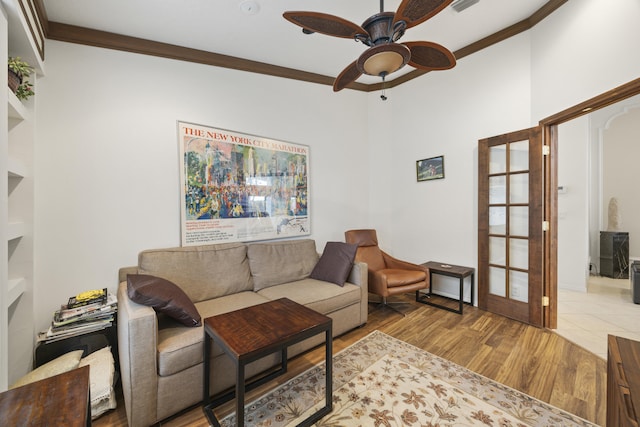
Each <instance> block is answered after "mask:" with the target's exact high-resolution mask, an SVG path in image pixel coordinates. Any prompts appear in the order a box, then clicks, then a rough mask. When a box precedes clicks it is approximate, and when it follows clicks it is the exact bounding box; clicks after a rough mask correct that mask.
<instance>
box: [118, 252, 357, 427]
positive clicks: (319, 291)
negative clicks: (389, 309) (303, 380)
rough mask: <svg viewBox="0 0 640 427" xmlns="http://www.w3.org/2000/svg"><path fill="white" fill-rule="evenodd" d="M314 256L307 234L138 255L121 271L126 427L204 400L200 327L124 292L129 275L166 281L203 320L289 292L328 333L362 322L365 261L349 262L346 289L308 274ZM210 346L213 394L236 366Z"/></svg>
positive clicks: (263, 363) (258, 368)
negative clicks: (323, 320)
mask: <svg viewBox="0 0 640 427" xmlns="http://www.w3.org/2000/svg"><path fill="white" fill-rule="evenodd" d="M318 259H319V255H318V252H317V250H316V247H315V242H314V241H313V240H310V239H303V240H287V241H276V242H269V243H252V244H243V243H226V244H218V245H206V246H195V247H176V248H168V249H156V250H146V251H142V252H140V254H139V256H138V265H137V266H135V267H123V268H121V269H120V271H119V280H120V284H119V287H118V350H119V358H120V375H121V378H122V388H123V392H124V401H125V407H126V412H127V419H128V422H129V426H130V427H140V426H144V427H146V426H149V425H152V424H155V423H157V422H159V421H161V420H163V419H165V418H167V417H169V416H171V415H174V414H176V413H177V412H179V411H181V410H182V409H185V408H188V407H189V406H192V405H194V404H197V403H198V402H200V401H201V400H202V389H203V378H202V376H203V363H202V360H203V344H202V343H203V336H204V331H203V327H202V326H197V327H187V326H183V325H182V324H180V323H178V322H176V321H175V320H173V319H170V318H168V317H165V316H164V315H157V314H156V312H155V311H154V309H153V308H151V307H148V306H145V305H141V304H137V303H135V302H133V301H132V300H131V299H130V298H129V297H128V295H127V275H128V274H148V275H153V276H157V277H162V278H164V279H167V280H170V281H172V282H173V283H175V284H176V285H178V286H179V287H180V288H181V289H183V290H184V291H185V293H186V294H187V295H188V296H189V298H190V299H191V300H192V301H193V302H194V303H195V306H196V308H197V309H198V312H199V313H200V315H201V316H202V319H205V318H207V317H209V316H212V315H215V314H220V313H224V312H228V311H232V310H236V309H239V308H243V307H247V306H250V305H255V304H259V303H263V302H267V301H269V300H273V299H278V298H282V297H287V298H289V299H291V300H293V301H296V302H298V303H300V304H303V305H305V306H307V307H309V308H311V309H313V310H316V311H318V312H320V313H323V314H325V315H328V316H330V317H331V318H332V319H333V335H334V336H337V335H340V334H342V333H344V332H346V331H348V330H350V329H353V328H356V327H358V326H360V325H363V324H364V323H366V321H367V266H366V264H364V263H355V264H354V265H353V268H352V269H351V272H350V273H349V276H348V279H347V282H346V283H345V284H344V286H339V285H337V284H334V283H330V282H325V281H321V280H316V279H311V278H310V277H309V275H310V273H311V272H312V270H313V268H314V266H315V265H316V263H317V261H318ZM322 339H323V337H322V336H317V337H313V338H310V339H309V340H306V341H304V342H302V343H299V344H298V345H296V346H294V347H292V348H290V350H289V353H288V354H289V357H292V356H295V355H296V354H299V353H301V352H302V351H305V350H307V349H309V348H311V347H314V346H316V345H318V344H319V343H321V342H322ZM216 347H217V346H214V348H213V349H212V373H211V376H212V378H214V377H215V381H212V384H213V387H214V389H213V390H212V393H213V394H217V393H219V392H221V391H223V390H226V389H228V388H230V387H232V386H233V385H234V384H235V379H234V374H235V367H234V365H233V363H232V362H231V361H230V359H229V358H228V357H227V356H225V355H224V354H222V351H221V349H220V348H216ZM279 357H280V356H279V355H277V354H276V355H272V356H268V357H266V358H264V359H260V360H258V361H256V362H254V363H253V364H251V365H250V366H249V367H247V377H250V376H253V375H255V374H257V373H260V372H262V371H264V370H265V369H267V368H269V367H272V366H274V365H276V364H277V363H279Z"/></svg>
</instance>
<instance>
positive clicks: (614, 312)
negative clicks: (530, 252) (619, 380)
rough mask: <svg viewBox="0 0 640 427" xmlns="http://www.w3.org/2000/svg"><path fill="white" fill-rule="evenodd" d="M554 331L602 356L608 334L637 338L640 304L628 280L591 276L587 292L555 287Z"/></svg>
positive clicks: (605, 352) (605, 348)
mask: <svg viewBox="0 0 640 427" xmlns="http://www.w3.org/2000/svg"><path fill="white" fill-rule="evenodd" d="M555 332H556V333H558V334H559V335H562V336H563V337H565V338H567V339H568V340H570V341H572V342H574V343H576V344H578V345H580V346H581V347H583V348H585V349H587V350H589V351H591V352H593V353H595V354H596V355H597V356H599V357H602V358H603V359H605V360H606V358H607V335H608V334H612V335H618V336H622V337H625V338H629V339H634V340H637V341H640V304H634V303H633V299H632V296H631V284H630V282H629V280H628V279H610V278H607V277H600V276H591V277H590V278H589V283H588V285H587V292H578V291H570V290H565V289H558V329H555Z"/></svg>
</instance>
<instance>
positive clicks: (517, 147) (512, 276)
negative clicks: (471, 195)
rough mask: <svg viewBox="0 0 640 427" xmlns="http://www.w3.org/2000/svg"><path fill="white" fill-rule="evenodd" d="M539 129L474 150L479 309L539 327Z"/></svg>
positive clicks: (492, 140) (482, 143)
mask: <svg viewBox="0 0 640 427" xmlns="http://www.w3.org/2000/svg"><path fill="white" fill-rule="evenodd" d="M543 160H544V157H543V146H542V135H541V129H540V127H534V128H530V129H524V130H521V131H517V132H512V133H508V134H504V135H499V136H495V137H491V138H486V139H482V140H480V141H479V147H478V175H479V179H478V306H479V307H480V308H481V309H483V310H487V311H490V312H493V313H497V314H500V315H503V316H506V317H510V318H512V319H516V320H519V321H522V322H525V323H529V324H532V325H536V326H539V327H542V326H543V321H544V316H543V305H544V304H543V286H544V281H543V272H544V268H543V255H544V242H543V238H544V231H543V229H544V228H545V223H543V216H544V209H543V206H544V203H543V202H544V200H543V197H544V193H543V179H544V175H543V170H544V168H543Z"/></svg>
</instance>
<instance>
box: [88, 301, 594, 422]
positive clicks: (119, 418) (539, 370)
mask: <svg viewBox="0 0 640 427" xmlns="http://www.w3.org/2000/svg"><path fill="white" fill-rule="evenodd" d="M398 298H400V299H402V300H404V301H407V302H408V305H407V306H403V307H401V310H402V311H403V312H404V313H405V314H406V316H404V317H403V316H401V315H400V314H398V313H395V312H394V311H392V310H389V309H382V310H373V309H374V306H373V305H370V314H369V319H368V322H367V324H366V325H365V326H363V327H361V328H358V329H356V330H353V331H351V332H348V333H346V334H344V335H343V336H341V337H338V338H336V339H335V340H334V352H338V351H340V350H342V349H343V348H345V347H347V346H349V345H351V344H352V343H354V342H355V341H357V340H358V339H360V338H362V337H364V336H365V335H367V334H368V333H370V332H371V331H373V330H376V329H378V330H380V331H382V332H384V333H386V334H389V335H391V336H393V337H396V338H398V339H401V340H403V341H406V342H408V343H410V344H413V345H415V346H417V347H420V348H422V349H424V350H426V351H428V352H431V353H433V354H436V355H438V356H441V357H444V358H446V359H449V360H451V361H453V362H455V363H457V364H459V365H462V366H465V367H467V368H468V369H471V370H472V371H475V372H477V373H479V374H482V375H484V376H486V377H489V378H491V379H493V380H496V381H498V382H501V383H503V384H506V385H508V386H510V387H512V388H514V389H517V390H520V391H522V392H524V393H527V394H529V395H531V396H533V397H536V398H537V399H540V400H542V401H545V402H548V403H550V404H552V405H554V406H557V407H559V408H562V409H564V410H566V411H569V412H571V413H573V414H576V415H578V416H580V417H582V418H585V419H587V420H589V421H591V422H594V423H596V424H598V425H604V424H605V416H606V383H607V382H606V362H605V361H604V360H603V359H602V358H600V357H598V356H596V355H595V354H593V353H591V352H589V351H586V350H584V349H583V348H582V347H579V346H577V345H575V344H573V343H572V342H570V341H568V340H567V339H565V338H563V337H562V336H560V335H558V334H556V333H554V332H552V331H549V330H545V329H538V328H535V327H532V326H528V325H525V324H522V323H520V322H516V321H513V320H509V319H507V318H504V317H502V316H498V315H494V314H491V313H488V312H485V311H482V310H479V309H477V308H475V307H470V306H466V305H465V307H464V314H463V315H459V314H455V313H450V312H447V311H444V310H441V309H438V308H435V307H430V306H426V305H424V304H419V303H416V302H415V301H413V298H412V295H406V296H401V297H396V298H394V300H398ZM372 310H373V311H372ZM323 357H324V348H323V347H320V348H316V349H314V350H311V351H310V352H307V353H305V354H303V355H300V356H298V357H296V358H295V359H294V360H292V361H291V362H290V363H289V371H288V372H287V373H286V374H285V375H283V376H281V377H280V378H278V379H276V380H274V381H273V382H272V383H270V384H267V385H265V386H263V387H261V388H258V389H256V390H254V391H252V392H251V393H250V394H248V395H247V401H250V400H252V398H254V397H256V396H257V395H258V394H263V393H265V391H266V390H267V389H269V388H273V387H275V386H276V385H278V384H281V383H282V382H284V381H287V380H288V379H289V378H291V377H293V376H295V375H297V374H299V373H300V372H303V371H305V370H306V369H308V368H310V367H311V366H313V365H314V364H315V363H318V362H319V361H321V360H323ZM229 410H231V405H230V404H227V405H226V406H223V407H222V408H221V410H220V411H217V413H219V415H220V416H223V415H224V414H225V413H227V412H228V411H229ZM93 425H94V426H97V427H103V426H127V421H126V414H125V408H124V402H123V401H122V392H121V391H120V390H118V408H117V409H115V410H113V411H111V412H109V413H107V414H104V415H103V416H102V417H100V418H98V419H97V420H95V421H94V422H93ZM162 425H163V426H168V427H181V426H185V427H186V426H189V427H201V426H202V427H206V426H208V425H209V424H208V422H207V420H206V418H205V417H204V414H203V412H202V409H201V408H200V407H199V406H197V407H194V408H192V409H190V410H187V411H185V412H184V413H182V414H180V415H179V416H176V417H174V418H172V419H170V420H167V421H166V422H165V423H163V424H162Z"/></svg>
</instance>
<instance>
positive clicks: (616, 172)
mask: <svg viewBox="0 0 640 427" xmlns="http://www.w3.org/2000/svg"><path fill="white" fill-rule="evenodd" d="M602 136H603V142H602V153H603V156H602V157H603V158H602V165H603V176H604V178H603V182H602V187H603V199H602V211H603V213H604V218H603V219H604V222H603V225H604V227H603V228H602V229H603V230H609V221H608V214H607V212H608V206H609V201H610V200H611V198H612V197H615V198H616V199H617V200H618V210H619V214H620V219H621V224H620V231H626V232H628V233H629V255H630V256H632V257H640V221H639V220H638V212H640V196H639V194H640V193H639V192H638V182H640V179H639V178H640V172H638V159H640V144H639V143H638V139H639V137H640V105H636V107H635V108H631V109H628V110H626V111H624V112H622V113H621V114H620V115H616V116H615V117H613V118H612V119H611V121H610V124H609V125H608V126H607V128H606V129H605V130H604V131H603V135H602Z"/></svg>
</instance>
